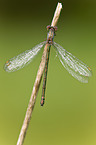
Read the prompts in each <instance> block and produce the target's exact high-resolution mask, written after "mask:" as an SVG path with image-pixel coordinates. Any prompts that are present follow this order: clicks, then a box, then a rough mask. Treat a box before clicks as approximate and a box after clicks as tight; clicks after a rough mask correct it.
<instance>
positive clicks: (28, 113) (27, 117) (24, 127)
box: [17, 3, 62, 145]
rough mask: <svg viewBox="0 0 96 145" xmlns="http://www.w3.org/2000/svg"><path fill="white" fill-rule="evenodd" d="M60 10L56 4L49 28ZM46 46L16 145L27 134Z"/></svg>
mask: <svg viewBox="0 0 96 145" xmlns="http://www.w3.org/2000/svg"><path fill="white" fill-rule="evenodd" d="M61 9H62V4H61V3H58V5H57V8H56V11H55V13H54V17H53V20H52V23H51V26H56V25H57V21H58V19H59V15H60V11H61ZM48 45H50V44H48V43H46V45H45V47H44V52H43V55H42V59H41V63H40V66H39V69H38V72H37V77H36V80H35V83H34V87H33V91H32V95H31V98H30V101H29V105H28V108H27V111H26V115H25V119H24V122H23V125H22V128H21V132H20V135H19V138H18V142H17V145H22V144H23V142H24V138H25V135H26V132H27V128H28V125H29V122H30V119H31V116H32V112H33V109H34V105H35V102H36V96H37V93H38V90H39V86H40V82H41V78H42V75H43V71H44V67H45V62H46V54H47V48H48V47H49V46H48Z"/></svg>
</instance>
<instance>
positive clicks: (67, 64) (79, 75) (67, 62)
mask: <svg viewBox="0 0 96 145" xmlns="http://www.w3.org/2000/svg"><path fill="white" fill-rule="evenodd" d="M53 46H54V47H55V50H56V52H57V55H58V57H59V59H60V62H61V63H62V65H63V66H64V68H65V69H66V70H67V71H68V72H69V73H70V74H71V75H72V76H73V77H74V78H76V79H77V80H78V81H80V82H82V83H88V78H89V77H90V76H92V71H91V69H90V68H89V67H88V66H87V65H86V64H84V63H83V62H82V61H80V60H79V59H77V58H76V57H75V56H74V55H72V54H71V53H69V52H67V51H66V50H65V49H64V48H63V47H62V46H60V45H59V44H57V43H56V42H54V43H53Z"/></svg>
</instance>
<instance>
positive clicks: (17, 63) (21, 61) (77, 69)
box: [4, 26, 92, 106]
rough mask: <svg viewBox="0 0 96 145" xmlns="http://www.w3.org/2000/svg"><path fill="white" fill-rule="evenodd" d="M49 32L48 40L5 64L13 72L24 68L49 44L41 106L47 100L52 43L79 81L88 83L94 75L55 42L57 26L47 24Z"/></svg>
mask: <svg viewBox="0 0 96 145" xmlns="http://www.w3.org/2000/svg"><path fill="white" fill-rule="evenodd" d="M47 29H48V34H47V41H44V42H42V43H40V44H38V45H36V46H35V47H33V48H31V49H29V50H26V51H25V52H23V53H21V54H19V55H17V56H15V57H13V58H11V59H9V60H8V61H7V62H6V63H5V66H4V69H5V71H7V72H13V71H16V70H19V69H21V68H23V67H24V66H25V65H27V64H29V63H30V62H31V61H32V60H33V58H34V57H35V56H36V55H37V54H38V53H39V52H40V50H41V49H42V47H43V46H44V45H45V44H47V55H46V63H45V70H44V80H43V90H42V97H41V106H43V104H44V100H45V88H46V79H47V71H48V61H49V54H50V47H51V45H52V46H53V47H54V49H55V50H56V53H57V55H58V57H59V60H60V62H61V64H62V65H63V67H64V68H65V69H66V70H67V71H68V72H69V73H70V74H71V75H72V76H73V77H74V78H76V79H77V80H78V81H80V82H82V83H87V82H88V78H89V77H90V76H92V72H91V69H90V68H89V67H88V66H87V65H86V64H84V63H83V62H82V61H80V60H79V59H77V58H76V57H75V56H74V55H72V54H71V53H69V52H67V51H66V50H65V49H64V48H63V47H62V46H60V45H59V44H57V43H56V42H53V39H54V35H55V32H56V30H57V27H52V26H47Z"/></svg>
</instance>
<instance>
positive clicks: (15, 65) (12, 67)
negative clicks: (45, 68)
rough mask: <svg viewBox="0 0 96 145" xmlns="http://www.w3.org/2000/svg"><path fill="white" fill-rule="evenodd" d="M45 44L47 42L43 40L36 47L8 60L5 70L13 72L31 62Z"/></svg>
mask: <svg viewBox="0 0 96 145" xmlns="http://www.w3.org/2000/svg"><path fill="white" fill-rule="evenodd" d="M44 44H45V42H41V43H40V44H38V45H36V46H35V47H33V48H31V49H29V50H26V51H25V52H23V53H21V54H19V55H17V56H15V57H13V58H11V59H9V60H8V61H6V63H5V66H4V69H5V71H7V72H13V71H16V70H19V69H21V68H23V67H24V66H25V65H27V64H29V63H30V62H31V61H32V60H33V58H34V57H35V56H36V55H37V54H38V53H39V52H40V50H41V48H42V47H43V46H44Z"/></svg>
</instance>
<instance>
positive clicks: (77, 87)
mask: <svg viewBox="0 0 96 145" xmlns="http://www.w3.org/2000/svg"><path fill="white" fill-rule="evenodd" d="M57 2H58V1H57V0H48V1H44V0H40V1H38V0H37V1H32V0H31V1H30V0H27V1H25V0H23V1H21V0H20V1H19V0H16V1H12V0H5V1H3V0H0V145H16V142H17V139H18V136H19V132H20V129H21V126H22V123H23V120H24V116H25V112H26V109H27V106H28V102H29V99H30V95H31V92H32V88H33V85H34V81H35V77H36V74H37V70H38V67H39V64H40V60H41V56H42V52H43V50H42V51H41V52H40V53H39V54H38V56H37V57H35V59H34V61H33V62H32V63H31V64H29V65H28V66H26V67H25V68H23V69H21V70H19V71H17V72H13V73H7V72H5V71H4V69H3V66H4V63H5V62H6V61H7V60H8V59H10V58H12V57H14V56H16V55H18V54H19V53H21V52H24V51H25V50H26V49H29V48H32V47H33V46H35V45H36V44H38V43H40V42H42V41H44V40H45V39H46V34H47V31H46V26H47V25H49V24H50V23H51V20H52V17H53V14H54V10H55V8H56V5H57ZM59 2H62V3H63V9H62V12H61V15H60V19H59V22H58V31H57V33H56V34H57V35H56V37H55V39H54V41H56V42H57V43H59V44H60V45H62V46H63V47H64V48H66V50H67V51H69V52H71V53H72V54H73V55H75V56H76V57H77V58H79V59H80V60H82V61H83V62H84V63H86V64H87V65H88V66H90V67H91V69H92V72H93V76H92V77H91V78H90V80H89V83H88V84H82V83H80V82H78V81H77V80H76V79H74V78H73V77H72V76H71V75H69V73H68V72H67V71H66V70H65V69H64V68H63V66H62V65H61V63H60V61H59V59H58V58H57V57H56V53H55V51H54V49H53V47H52V49H51V54H50V62H49V69H48V79H47V89H46V100H45V105H44V107H41V106H40V100H41V92H42V84H41V87H40V89H39V93H38V96H37V101H36V105H35V108H34V112H33V114H32V118H31V122H30V125H29V128H28V132H27V135H26V138H25V141H24V145H33V144H34V145H96V0H73V1H72V0H64V1H59Z"/></svg>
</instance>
